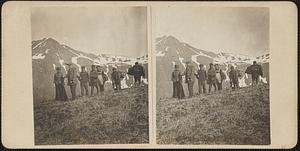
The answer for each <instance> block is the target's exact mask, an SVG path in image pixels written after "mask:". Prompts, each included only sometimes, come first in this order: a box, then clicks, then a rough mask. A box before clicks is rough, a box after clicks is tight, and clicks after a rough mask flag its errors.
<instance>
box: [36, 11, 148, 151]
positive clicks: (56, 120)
mask: <svg viewBox="0 0 300 151" xmlns="http://www.w3.org/2000/svg"><path fill="white" fill-rule="evenodd" d="M31 38H32V43H31V46H32V81H33V105H34V142H35V145H69V144H145V143H149V117H148V81H149V80H148V50H147V49H148V45H147V7H142V6H126V7H117V6H116V7H32V8H31Z"/></svg>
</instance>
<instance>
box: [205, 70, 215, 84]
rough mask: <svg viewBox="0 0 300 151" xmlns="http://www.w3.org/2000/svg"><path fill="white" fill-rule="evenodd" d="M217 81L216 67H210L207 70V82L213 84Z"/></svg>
mask: <svg viewBox="0 0 300 151" xmlns="http://www.w3.org/2000/svg"><path fill="white" fill-rule="evenodd" d="M215 82H216V70H215V69H214V68H209V69H208V71H207V83H208V84H213V83H215Z"/></svg>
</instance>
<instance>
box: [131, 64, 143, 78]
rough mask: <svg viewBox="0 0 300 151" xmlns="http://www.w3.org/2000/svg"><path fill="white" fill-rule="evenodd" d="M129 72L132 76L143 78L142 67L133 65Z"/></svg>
mask: <svg viewBox="0 0 300 151" xmlns="http://www.w3.org/2000/svg"><path fill="white" fill-rule="evenodd" d="M129 70H130V72H129V74H131V75H133V76H143V77H145V70H144V67H143V66H141V65H139V64H137V65H134V66H133V67H132V68H131V69H129Z"/></svg>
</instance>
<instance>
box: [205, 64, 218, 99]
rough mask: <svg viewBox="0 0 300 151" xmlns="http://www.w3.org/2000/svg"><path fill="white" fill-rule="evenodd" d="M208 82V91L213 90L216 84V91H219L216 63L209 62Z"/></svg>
mask: <svg viewBox="0 0 300 151" xmlns="http://www.w3.org/2000/svg"><path fill="white" fill-rule="evenodd" d="M207 75H208V77H207V84H208V92H209V93H210V92H211V87H212V86H214V88H215V91H217V86H216V70H215V68H214V64H213V63H210V64H209V69H208V72H207Z"/></svg>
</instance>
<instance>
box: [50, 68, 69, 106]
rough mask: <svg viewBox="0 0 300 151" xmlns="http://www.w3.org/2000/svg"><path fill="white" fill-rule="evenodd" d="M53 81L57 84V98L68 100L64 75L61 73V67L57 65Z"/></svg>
mask: <svg viewBox="0 0 300 151" xmlns="http://www.w3.org/2000/svg"><path fill="white" fill-rule="evenodd" d="M53 83H54V84H55V100H60V101H67V99H68V97H67V93H66V90H65V82H64V75H63V74H62V73H61V68H60V67H56V73H55V74H54V80H53Z"/></svg>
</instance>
